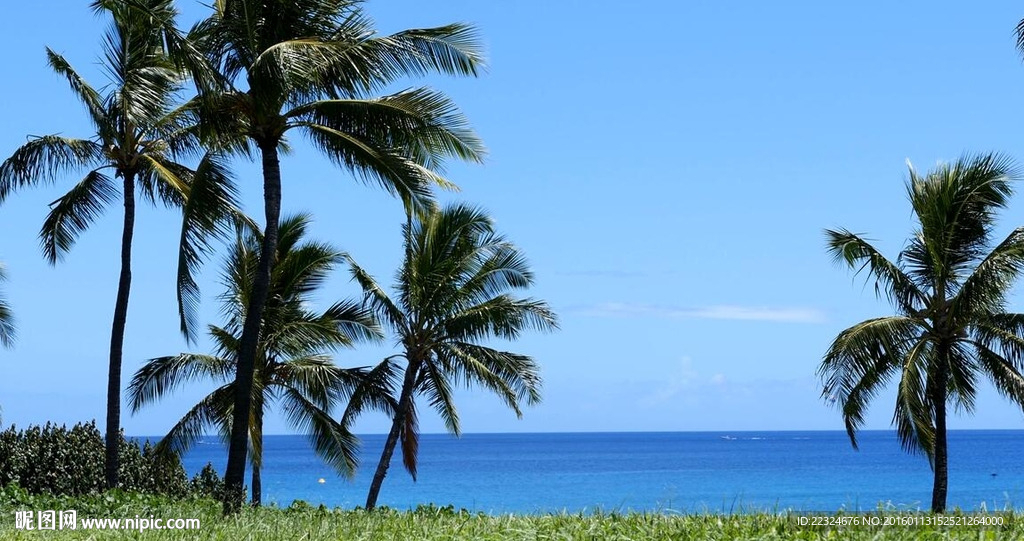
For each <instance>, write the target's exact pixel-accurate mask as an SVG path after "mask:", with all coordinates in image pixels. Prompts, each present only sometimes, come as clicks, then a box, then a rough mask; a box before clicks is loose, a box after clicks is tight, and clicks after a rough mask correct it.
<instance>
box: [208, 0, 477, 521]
mask: <svg viewBox="0 0 1024 541" xmlns="http://www.w3.org/2000/svg"><path fill="white" fill-rule="evenodd" d="M360 4H361V3H360V2H359V1H358V0H217V1H216V2H215V3H214V13H213V15H212V16H211V17H210V18H209V19H207V20H206V21H203V22H202V23H200V24H199V25H197V27H196V28H194V29H193V31H192V32H191V33H190V34H191V36H192V37H193V39H194V40H195V42H197V43H201V44H202V48H203V49H204V50H206V51H208V54H209V57H210V60H211V62H210V63H211V64H212V65H214V66H217V68H218V71H219V72H220V73H221V75H222V77H221V79H222V82H223V83H224V84H225V85H226V88H224V89H222V91H220V92H215V93H205V94H204V96H203V98H204V99H203V102H204V106H203V113H202V118H203V125H204V127H205V128H206V133H207V134H212V136H213V137H214V138H216V140H218V144H219V145H223V146H225V147H227V148H233V149H236V150H240V151H243V152H246V153H250V152H254V151H258V154H259V156H260V158H261V160H262V168H263V193H264V214H265V222H264V223H265V224H266V228H265V231H264V235H263V241H264V246H263V248H262V250H261V253H262V254H264V255H265V256H266V257H264V258H263V259H261V261H260V263H259V267H258V272H257V273H256V276H255V283H254V285H253V295H252V296H251V299H250V302H251V304H250V305H249V307H248V308H247V310H246V314H247V316H248V317H247V320H246V323H245V325H244V326H243V331H242V336H241V344H240V346H239V362H238V364H237V373H236V378H237V385H238V386H239V387H241V388H248V387H250V386H251V384H252V379H253V374H254V370H255V364H254V363H255V359H256V351H257V349H258V342H259V336H258V332H259V322H260V321H261V316H262V312H263V305H264V303H265V302H266V296H267V290H268V287H269V283H270V276H271V272H272V270H271V269H272V267H273V261H272V260H271V258H270V256H271V255H272V254H275V253H276V252H277V250H276V249H275V245H276V243H277V241H278V232H277V224H278V220H279V216H280V210H281V171H280V165H279V151H280V149H281V148H282V147H283V146H284V145H285V143H286V134H287V133H288V132H291V131H298V132H301V133H303V134H305V135H306V136H307V137H308V138H309V139H310V140H311V141H312V143H313V144H314V145H315V146H316V147H318V148H319V149H320V150H321V151H323V152H324V153H325V154H326V155H327V156H328V157H329V158H330V159H331V160H333V161H334V162H336V163H337V164H338V165H340V166H342V167H344V168H346V169H348V170H351V171H353V172H354V173H356V175H357V176H359V177H360V178H362V179H363V180H370V181H376V182H377V183H379V184H380V185H381V186H383V187H384V188H385V189H387V190H388V191H390V192H392V193H396V194H398V195H399V196H401V197H402V199H403V201H404V202H405V203H406V204H407V206H412V207H416V208H422V207H423V205H424V202H425V201H426V200H427V199H428V196H429V190H428V188H429V186H430V185H432V184H438V185H448V183H447V181H445V180H444V179H443V178H442V177H440V176H439V175H438V174H437V173H436V172H435V171H438V170H439V167H441V166H442V165H443V162H444V159H446V158H449V157H455V158H459V159H464V160H473V161H479V160H480V159H481V156H482V153H483V149H482V145H481V144H480V142H479V140H478V139H477V138H476V136H475V135H474V134H473V132H472V131H471V130H470V129H469V128H468V126H467V123H466V121H465V119H464V118H463V117H462V115H461V114H460V113H459V112H458V111H457V109H456V108H455V107H454V105H453V104H452V103H451V102H450V101H449V100H448V99H447V98H446V97H444V96H443V95H442V94H440V93H438V92H434V91H431V90H427V89H423V88H420V89H414V90H407V91H403V92H398V93H396V94H391V95H387V96H384V97H379V98H368V97H367V96H369V95H371V94H373V93H375V92H379V91H381V90H383V89H384V88H386V87H388V86H389V85H391V84H392V83H394V82H396V81H397V80H398V79H399V78H401V77H403V76H406V75H420V74H425V73H429V72H440V73H446V74H455V75H475V74H476V73H477V72H478V70H479V69H480V67H481V65H482V61H481V56H480V53H479V51H478V46H477V44H476V38H475V32H474V30H473V29H472V28H471V27H469V26H466V25H461V24H453V25H448V26H443V27H439V28H431V29H425V30H408V31H404V32H399V33H397V34H394V35H390V36H377V35H376V34H375V32H374V31H373V27H372V25H371V23H370V21H369V20H368V19H367V18H366V17H365V16H364V15H363V13H362V11H361V5H360ZM236 400H237V402H236V404H235V409H234V411H235V419H234V423H233V425H232V426H233V432H232V436H231V441H230V447H229V451H228V464H227V468H226V472H225V475H224V480H225V485H226V490H225V499H224V511H225V513H230V512H233V511H235V510H237V509H239V508H240V506H241V502H242V499H243V494H242V482H243V476H244V473H245V455H246V439H247V432H248V431H247V423H248V418H247V417H246V414H245V412H247V411H249V410H250V404H249V402H250V397H249V395H248V394H245V393H240V394H238V395H237V396H236Z"/></svg>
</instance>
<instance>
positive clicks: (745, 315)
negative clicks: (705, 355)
mask: <svg viewBox="0 0 1024 541" xmlns="http://www.w3.org/2000/svg"><path fill="white" fill-rule="evenodd" d="M575 311H576V312H577V313H581V314H584V315H588V316H596V317H660V318H693V319H725V320H739V321H773V322H779V323H821V322H823V321H825V314H824V313H822V312H821V310H817V309H815V308H804V307H783V308H779V307H768V306H736V305H714V306H700V307H676V306H663V305H654V304H636V303H603V304H597V305H593V306H587V307H580V308H578V309H576V310H575Z"/></svg>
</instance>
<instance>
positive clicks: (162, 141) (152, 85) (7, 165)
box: [0, 0, 233, 488]
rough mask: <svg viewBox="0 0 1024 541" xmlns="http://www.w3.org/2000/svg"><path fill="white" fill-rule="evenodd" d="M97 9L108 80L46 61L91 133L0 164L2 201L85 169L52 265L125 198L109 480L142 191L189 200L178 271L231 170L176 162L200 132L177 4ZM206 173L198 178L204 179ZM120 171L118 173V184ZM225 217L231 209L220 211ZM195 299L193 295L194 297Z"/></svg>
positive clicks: (152, 1)
mask: <svg viewBox="0 0 1024 541" xmlns="http://www.w3.org/2000/svg"><path fill="white" fill-rule="evenodd" d="M93 9H94V10H95V11H97V12H101V13H106V14H108V15H109V17H110V18H111V20H112V24H111V26H110V27H109V29H108V30H107V32H106V34H105V35H104V37H103V41H102V43H103V52H104V56H103V64H102V66H103V68H104V71H105V73H106V74H107V75H108V77H109V78H110V81H109V84H107V85H106V86H104V87H102V88H100V90H97V89H96V88H95V87H93V86H92V85H90V84H89V83H88V82H87V81H85V79H83V78H82V76H81V75H79V74H78V72H77V71H75V69H74V68H73V67H72V66H71V64H70V63H69V62H68V61H67V60H66V59H65V58H64V57H63V56H61V55H59V54H57V53H55V52H54V51H52V50H50V49H47V51H46V52H47V57H48V60H49V65H50V67H51V68H53V70H54V71H55V72H56V73H57V74H58V75H60V76H61V77H63V78H65V79H66V80H67V82H68V84H69V85H70V87H71V90H72V91H73V92H74V94H75V97H77V98H78V99H79V100H80V101H81V102H82V104H83V105H84V106H85V108H86V111H87V113H88V116H89V119H90V120H91V121H92V124H93V128H94V129H95V134H94V135H93V136H92V137H91V138H90V139H76V138H70V137H65V136H62V135H47V136H42V137H35V138H32V139H31V140H30V141H29V142H28V143H26V144H25V145H23V146H21V147H20V148H18V149H17V150H15V151H14V154H13V155H12V156H11V157H10V158H8V159H7V160H5V161H4V162H3V163H2V164H0V202H2V201H4V200H5V199H6V198H7V196H8V195H10V194H11V193H12V192H13V191H15V190H17V189H20V188H24V187H27V186H29V185H37V184H49V183H53V182H56V181H57V180H58V179H59V178H62V177H63V176H64V175H65V174H69V173H72V172H75V171H82V170H84V171H87V172H86V174H85V176H84V178H82V180H81V181H80V182H78V183H77V184H76V185H74V186H73V187H72V188H71V189H70V190H68V192H67V193H66V194H64V195H63V196H61V197H60V198H59V199H57V200H56V201H54V202H53V203H51V204H50V207H51V209H50V212H49V214H48V215H47V217H46V220H45V221H44V223H43V227H42V231H41V232H40V237H41V239H42V247H43V252H44V255H45V256H46V258H47V259H48V260H49V262H50V263H51V264H56V263H57V261H58V260H60V259H61V258H62V257H63V256H64V255H65V254H66V253H67V252H68V251H69V250H70V249H71V247H72V246H73V244H74V242H75V241H76V239H77V238H78V236H79V235H80V234H81V233H82V232H84V231H85V230H86V229H87V228H88V227H89V225H91V223H92V222H93V221H94V220H95V219H96V218H97V217H98V216H99V215H100V214H101V213H102V211H103V210H105V208H106V207H107V206H109V205H111V204H113V203H114V202H115V201H116V200H117V199H118V196H119V195H120V198H121V199H122V201H123V206H124V213H123V226H122V232H121V271H120V275H119V279H118V287H117V298H116V302H115V305H114V317H113V323H112V325H111V336H110V362H109V372H108V378H107V424H106V464H105V471H106V483H107V486H108V487H110V488H113V487H115V486H117V481H118V451H117V449H118V443H119V441H120V435H119V433H120V426H121V423H120V419H121V363H122V350H123V345H124V333H125V324H126V322H127V317H128V299H129V293H130V290H131V278H132V273H131V256H132V239H133V235H134V230H135V211H136V191H138V194H139V195H141V196H142V197H143V198H145V199H148V200H149V201H151V202H154V203H155V202H156V201H158V200H159V201H162V202H164V203H165V204H168V205H174V206H185V207H186V209H187V210H186V213H185V216H186V219H185V225H184V226H183V228H182V240H183V242H182V244H181V252H180V254H179V255H180V261H181V265H180V266H179V271H191V270H194V268H195V265H196V264H197V263H198V261H199V258H200V255H201V253H202V251H203V249H204V248H205V247H206V244H205V242H204V241H203V235H204V234H205V232H211V231H212V230H213V229H216V228H217V226H216V224H218V223H221V222H220V218H219V217H216V216H214V217H211V215H205V216H203V215H201V214H202V212H204V211H207V210H210V209H211V208H214V207H216V206H217V202H218V201H219V202H230V201H231V199H232V197H233V191H232V188H231V183H230V178H229V177H228V176H227V174H226V172H225V171H224V170H223V168H222V166H221V163H220V162H219V160H217V159H216V158H215V157H208V158H206V159H204V160H203V162H202V163H201V165H200V166H199V167H198V168H197V170H195V171H193V170H191V169H189V168H187V167H186V166H184V165H182V164H181V163H179V161H177V160H178V159H179V158H182V157H185V158H188V157H194V156H198V150H199V147H198V144H197V140H196V137H195V135H194V133H193V131H192V130H190V129H189V126H190V125H191V123H192V122H193V120H194V115H193V114H192V111H191V110H190V108H188V107H177V106H176V104H175V100H176V99H177V97H178V92H179V90H180V89H181V83H182V81H183V76H182V73H181V71H180V70H179V69H178V67H177V65H176V64H175V62H173V61H172V60H171V59H170V57H169V56H168V54H167V52H168V50H169V47H168V43H179V40H178V36H176V35H175V34H174V32H173V31H172V29H173V21H174V18H175V15H176V12H175V10H174V7H173V2H172V1H171V0H97V1H95V2H94V3H93ZM200 177H202V178H203V179H204V180H202V181H201V183H202V186H201V187H200V186H199V185H198V184H199V183H200V181H199V178H200ZM115 179H120V182H118V181H116V180H115ZM197 189H198V190H199V191H202V192H204V193H205V194H206V195H204V197H202V198H197V200H202V204H200V205H194V206H193V208H188V205H187V204H186V201H188V200H189V198H190V195H193V194H194V193H196V190H197ZM224 216H226V214H225V215H224ZM179 299H180V300H182V301H183V304H182V305H181V308H180V310H181V311H182V317H183V319H185V316H186V315H187V314H188V313H189V311H190V309H192V308H194V300H195V291H194V281H192V279H191V275H190V274H188V273H187V272H183V273H182V274H180V275H179ZM190 300H191V301H192V302H189V301H190Z"/></svg>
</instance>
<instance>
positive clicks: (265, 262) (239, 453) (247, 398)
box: [224, 140, 281, 515]
mask: <svg viewBox="0 0 1024 541" xmlns="http://www.w3.org/2000/svg"><path fill="white" fill-rule="evenodd" d="M277 144H278V141H276V140H275V141H271V142H260V151H261V153H262V155H263V204H264V207H265V209H264V210H265V213H266V225H265V226H264V232H263V247H262V249H261V252H260V262H259V267H258V269H257V272H256V279H255V281H254V283H253V288H252V297H251V298H250V299H249V306H248V309H247V310H246V314H245V325H244V326H243V327H242V338H241V340H240V344H239V354H238V364H237V368H236V370H235V388H236V389H238V390H239V392H237V393H235V409H234V415H233V420H232V424H231V439H230V445H229V447H228V464H227V468H226V469H225V472H224V488H225V490H224V514H225V515H227V514H231V513H234V512H237V511H238V510H239V509H241V507H242V502H243V501H244V500H245V493H244V489H243V486H242V484H243V483H244V480H245V459H246V452H247V451H248V446H249V414H250V411H251V409H252V392H251V391H252V384H253V375H254V374H253V372H254V370H255V367H256V349H257V346H258V345H259V338H260V336H259V335H260V322H261V321H262V318H263V307H264V305H265V304H266V302H267V291H268V289H269V287H270V273H271V270H272V268H273V262H274V258H275V253H276V252H277V228H278V223H279V221H280V219H281V165H280V163H279V161H278V155H277Z"/></svg>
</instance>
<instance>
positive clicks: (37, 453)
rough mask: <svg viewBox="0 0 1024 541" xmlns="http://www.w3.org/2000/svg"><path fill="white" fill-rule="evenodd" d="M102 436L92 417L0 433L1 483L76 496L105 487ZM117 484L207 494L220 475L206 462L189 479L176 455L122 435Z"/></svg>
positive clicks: (130, 488) (176, 493)
mask: <svg viewBox="0 0 1024 541" xmlns="http://www.w3.org/2000/svg"><path fill="white" fill-rule="evenodd" d="M103 458H104V445H103V435H102V434H100V431H99V429H97V428H96V422H95V421H93V422H90V423H87V424H83V423H78V424H76V425H75V426H73V427H71V429H70V430H69V429H68V428H67V427H66V426H63V425H61V426H57V425H55V424H52V423H46V425H45V426H42V427H39V426H30V427H28V428H26V429H25V430H21V431H19V430H17V429H16V428H15V427H13V426H12V427H10V428H8V429H7V430H5V431H3V432H0V487H4V486H7V485H9V484H12V483H13V484H16V485H17V486H18V487H20V488H21V489H22V490H24V491H26V492H27V493H29V494H53V495H64V496H77V495H82V494H90V493H98V492H101V491H102V490H103V488H104V476H103ZM120 458H121V461H120V462H121V463H120V467H119V470H118V471H119V477H120V488H121V489H122V490H124V491H126V492H139V493H145V494H160V495H166V496H171V497H175V498H184V497H188V496H211V495H215V494H216V493H217V490H218V487H219V486H220V484H221V480H220V476H218V475H217V472H216V471H215V470H214V469H213V466H211V465H209V464H207V466H206V468H204V469H203V471H202V472H200V473H199V474H197V475H196V477H195V478H193V479H192V480H191V481H189V479H188V476H187V475H186V473H185V468H184V467H183V466H182V465H181V460H180V459H179V458H178V457H177V456H165V455H158V454H157V453H156V452H155V451H154V450H153V446H152V445H150V443H149V442H148V441H146V442H144V443H143V444H142V445H141V446H140V445H139V443H138V442H135V441H129V440H127V439H125V437H124V435H123V434H122V436H121V445H120Z"/></svg>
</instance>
